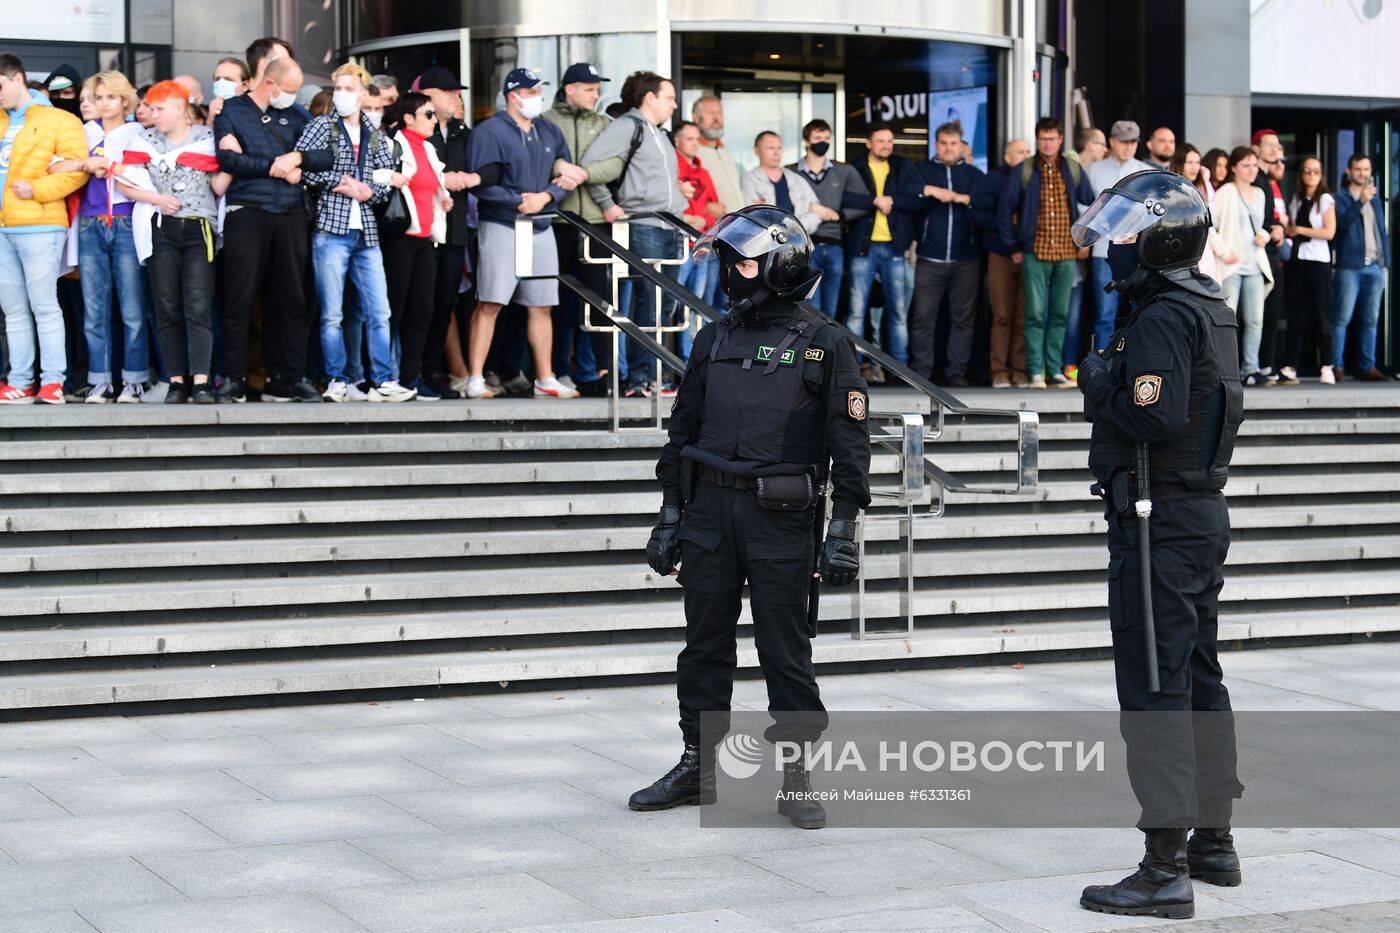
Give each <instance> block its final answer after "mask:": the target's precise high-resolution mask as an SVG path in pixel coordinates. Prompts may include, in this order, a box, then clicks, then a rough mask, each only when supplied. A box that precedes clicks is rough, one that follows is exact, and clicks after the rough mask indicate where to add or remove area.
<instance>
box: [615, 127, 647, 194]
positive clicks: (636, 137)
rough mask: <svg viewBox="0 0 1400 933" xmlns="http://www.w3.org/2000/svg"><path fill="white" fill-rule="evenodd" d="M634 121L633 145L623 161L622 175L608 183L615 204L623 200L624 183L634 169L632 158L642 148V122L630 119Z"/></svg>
mask: <svg viewBox="0 0 1400 933" xmlns="http://www.w3.org/2000/svg"><path fill="white" fill-rule="evenodd" d="M627 119H629V120H631V121H632V144H631V145H630V146H628V147H627V158H626V159H624V160H623V161H622V174H621V175H618V176H617V178H616V179H615V180H613V181H610V182H608V186H607V187H608V191H610V192H612V199H613V203H614V204H616V203H618V200H619V199H620V198H621V192H622V181H623V179H625V178H626V177H627V170H628V169H629V168H631V167H632V158H633V157H634V156H635V155H636V154H637V150H638V149H640V148H642V121H641V120H638V119H637V118H636V117H628V118H627Z"/></svg>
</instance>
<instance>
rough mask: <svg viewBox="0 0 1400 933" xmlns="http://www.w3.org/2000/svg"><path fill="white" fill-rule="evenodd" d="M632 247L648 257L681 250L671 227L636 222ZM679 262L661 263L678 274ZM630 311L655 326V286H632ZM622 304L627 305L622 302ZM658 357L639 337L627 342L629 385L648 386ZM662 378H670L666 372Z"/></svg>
mask: <svg viewBox="0 0 1400 933" xmlns="http://www.w3.org/2000/svg"><path fill="white" fill-rule="evenodd" d="M631 237H632V251H633V252H634V253H636V254H637V255H639V256H642V257H644V258H647V259H674V258H676V257H677V255H678V254H679V253H680V238H679V235H678V234H677V233H676V231H674V230H672V229H671V228H670V227H652V226H648V225H647V224H641V223H634V224H633V225H632V231H631ZM677 269H678V267H677V266H662V267H661V271H662V274H664V275H666V276H669V277H670V278H673V279H674V278H676V277H677ZM632 299H633V301H632V306H631V313H630V314H629V315H628V317H630V318H631V319H632V322H633V323H634V324H636V325H637V326H638V327H643V328H651V327H655V326H656V287H655V286H654V285H652V284H651V283H650V282H647V281H645V280H642V281H640V282H638V283H637V285H636V287H635V288H633V289H632ZM623 307H624V308H626V307H628V306H627V305H626V304H623ZM655 360H656V357H655V356H653V355H652V353H651V352H650V351H649V350H647V349H646V348H645V347H643V346H642V345H641V344H640V343H639V342H638V341H635V340H629V341H628V342H627V388H629V389H631V388H646V387H647V386H649V385H651V381H652V376H653V374H654V372H655ZM663 378H670V377H667V376H665V375H664V374H663Z"/></svg>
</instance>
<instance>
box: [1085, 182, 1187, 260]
mask: <svg viewBox="0 0 1400 933" xmlns="http://www.w3.org/2000/svg"><path fill="white" fill-rule="evenodd" d="M1163 213H1164V210H1163V209H1162V207H1161V205H1160V204H1156V203H1152V202H1144V201H1135V200H1133V199H1132V198H1128V197H1124V196H1123V195H1121V194H1119V193H1118V192H1116V191H1114V190H1113V189H1112V188H1109V189H1108V190H1106V191H1105V192H1104V193H1103V194H1101V195H1099V196H1098V197H1097V198H1095V199H1094V203H1093V204H1092V205H1090V206H1089V209H1088V210H1087V211H1085V212H1084V213H1082V214H1080V215H1079V219H1078V220H1076V221H1075V222H1074V226H1073V227H1071V228H1070V236H1072V237H1073V238H1074V243H1075V245H1076V246H1092V245H1094V244H1095V243H1097V242H1098V241H1099V240H1101V239H1107V240H1108V241H1109V242H1110V243H1118V242H1122V241H1123V240H1126V239H1128V238H1129V237H1133V236H1136V235H1137V234H1139V233H1141V232H1142V231H1144V230H1146V229H1147V228H1148V227H1150V226H1152V225H1153V224H1155V223H1156V222H1157V221H1158V220H1161V219H1162V214H1163Z"/></svg>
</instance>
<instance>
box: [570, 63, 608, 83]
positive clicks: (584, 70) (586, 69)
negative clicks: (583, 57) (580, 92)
mask: <svg viewBox="0 0 1400 933" xmlns="http://www.w3.org/2000/svg"><path fill="white" fill-rule="evenodd" d="M611 80H612V79H611V78H605V77H603V76H602V75H600V74H598V69H597V68H594V67H593V66H592V65H590V64H588V62H575V63H574V64H572V65H570V66H569V70H568V71H566V72H564V77H562V78H560V79H559V85H560V87H563V86H564V85H566V84H598V83H600V82H602V81H611Z"/></svg>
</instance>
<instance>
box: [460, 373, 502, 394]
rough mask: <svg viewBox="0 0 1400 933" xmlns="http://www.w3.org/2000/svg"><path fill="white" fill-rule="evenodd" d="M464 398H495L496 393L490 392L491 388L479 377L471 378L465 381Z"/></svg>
mask: <svg viewBox="0 0 1400 933" xmlns="http://www.w3.org/2000/svg"><path fill="white" fill-rule="evenodd" d="M466 396H467V398H495V397H496V393H495V392H493V391H491V387H490V386H488V385H487V384H486V380H485V379H483V378H482V377H481V376H471V377H469V378H468V379H467V390H466Z"/></svg>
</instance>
